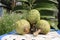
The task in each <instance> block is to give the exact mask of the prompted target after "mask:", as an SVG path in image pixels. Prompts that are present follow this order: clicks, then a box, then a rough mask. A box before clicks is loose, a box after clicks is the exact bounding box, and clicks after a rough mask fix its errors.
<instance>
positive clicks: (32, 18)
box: [27, 9, 40, 24]
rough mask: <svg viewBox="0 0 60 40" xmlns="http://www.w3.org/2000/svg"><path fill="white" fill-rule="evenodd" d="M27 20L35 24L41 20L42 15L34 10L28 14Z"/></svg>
mask: <svg viewBox="0 0 60 40" xmlns="http://www.w3.org/2000/svg"><path fill="white" fill-rule="evenodd" d="M27 20H28V21H29V22H30V23H31V24H33V23H36V22H37V21H38V20H40V13H39V11H38V10H36V9H32V10H30V11H29V12H28V14H27Z"/></svg>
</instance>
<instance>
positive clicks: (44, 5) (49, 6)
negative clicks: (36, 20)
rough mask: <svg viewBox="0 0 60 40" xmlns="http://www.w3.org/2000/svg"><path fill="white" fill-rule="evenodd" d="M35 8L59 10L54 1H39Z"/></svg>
mask: <svg viewBox="0 0 60 40" xmlns="http://www.w3.org/2000/svg"><path fill="white" fill-rule="evenodd" d="M34 8H36V9H38V10H51V11H58V9H57V7H56V5H55V4H52V3H37V5H35V6H34Z"/></svg>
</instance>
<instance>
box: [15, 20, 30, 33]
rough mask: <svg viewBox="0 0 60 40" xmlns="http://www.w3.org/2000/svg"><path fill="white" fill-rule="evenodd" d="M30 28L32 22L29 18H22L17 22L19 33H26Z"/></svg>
mask: <svg viewBox="0 0 60 40" xmlns="http://www.w3.org/2000/svg"><path fill="white" fill-rule="evenodd" d="M29 30H30V24H29V22H28V21H27V20H24V19H21V20H20V21H17V22H16V32H17V33H18V34H26V33H28V32H29Z"/></svg>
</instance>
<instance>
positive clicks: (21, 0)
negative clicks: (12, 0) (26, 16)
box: [17, 0, 28, 2]
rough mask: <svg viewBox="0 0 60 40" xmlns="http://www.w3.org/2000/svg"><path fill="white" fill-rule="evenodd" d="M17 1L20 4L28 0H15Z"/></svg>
mask: <svg viewBox="0 0 60 40" xmlns="http://www.w3.org/2000/svg"><path fill="white" fill-rule="evenodd" d="M17 1H20V2H27V1H28V0H17Z"/></svg>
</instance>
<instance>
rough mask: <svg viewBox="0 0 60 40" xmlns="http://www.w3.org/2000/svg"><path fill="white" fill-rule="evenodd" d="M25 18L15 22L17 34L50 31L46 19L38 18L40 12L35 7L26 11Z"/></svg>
mask: <svg viewBox="0 0 60 40" xmlns="http://www.w3.org/2000/svg"><path fill="white" fill-rule="evenodd" d="M25 17H26V19H21V20H19V21H17V22H16V24H15V27H16V32H17V33H18V34H28V33H32V34H33V35H35V36H36V35H38V34H40V33H42V34H47V33H48V32H49V31H50V24H49V23H48V21H46V20H42V19H40V13H39V11H38V10H36V9H32V10H30V11H28V13H27V14H26V16H25Z"/></svg>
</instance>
